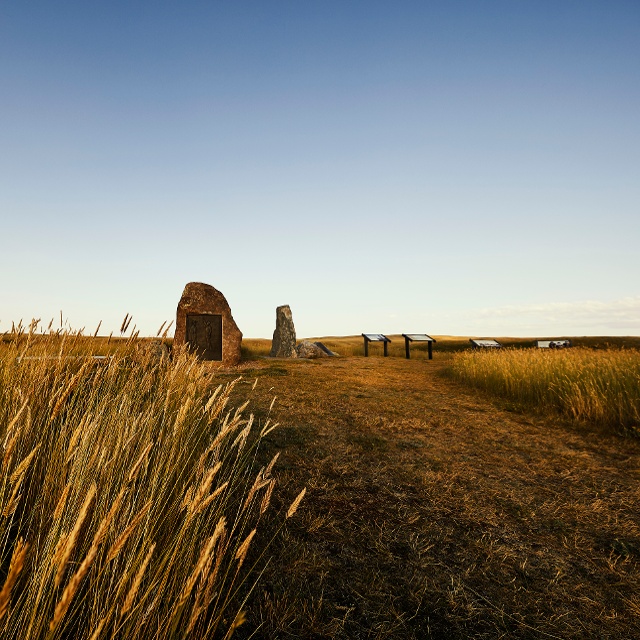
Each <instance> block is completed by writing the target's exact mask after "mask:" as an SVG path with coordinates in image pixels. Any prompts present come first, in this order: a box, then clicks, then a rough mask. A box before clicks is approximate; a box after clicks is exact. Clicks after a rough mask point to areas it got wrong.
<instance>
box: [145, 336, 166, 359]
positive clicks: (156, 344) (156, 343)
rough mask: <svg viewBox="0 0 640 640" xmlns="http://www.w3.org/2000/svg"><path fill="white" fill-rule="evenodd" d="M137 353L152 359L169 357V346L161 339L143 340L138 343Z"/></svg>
mask: <svg viewBox="0 0 640 640" xmlns="http://www.w3.org/2000/svg"><path fill="white" fill-rule="evenodd" d="M138 353H139V354H140V355H141V356H142V357H148V358H149V359H150V360H152V361H160V360H164V359H166V358H169V347H168V346H167V345H166V344H165V343H164V342H163V341H162V340H144V341H141V342H140V343H139V345H138Z"/></svg>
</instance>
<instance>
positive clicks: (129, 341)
mask: <svg viewBox="0 0 640 640" xmlns="http://www.w3.org/2000/svg"><path fill="white" fill-rule="evenodd" d="M131 322H132V321H131V318H130V317H129V316H127V317H125V321H124V322H123V331H122V332H123V334H124V333H126V332H127V330H128V327H129V325H130V324H131ZM36 326H37V324H36V323H32V324H31V326H30V328H27V327H24V326H20V325H19V326H18V327H17V328H16V331H15V333H14V334H13V335H12V336H11V339H10V340H6V339H5V340H3V341H2V343H1V344H0V444H1V446H2V449H3V450H2V452H1V454H2V468H1V470H0V510H1V513H2V516H0V541H1V542H0V575H2V576H6V577H5V579H4V585H3V586H2V589H1V590H0V637H2V638H3V640H45V639H49V638H51V639H53V638H57V637H62V635H64V636H67V635H68V636H69V637H79V638H81V637H83V638H92V639H93V640H97V639H98V638H100V637H113V638H118V640H133V639H134V638H139V637H154V638H158V640H164V639H166V640H169V638H170V637H176V634H178V635H181V634H182V635H183V634H184V633H186V630H187V628H188V630H189V634H190V635H189V637H190V638H193V639H194V640H199V639H202V640H204V638H210V637H213V636H214V635H215V634H216V633H220V634H221V635H223V634H222V632H221V631H219V630H218V627H219V625H220V624H222V622H223V621H224V620H225V619H226V620H227V621H228V620H229V619H232V620H233V619H235V617H237V615H236V614H237V612H238V611H239V610H240V608H241V607H243V606H245V605H244V602H245V600H244V596H243V595H242V593H241V589H240V587H241V586H242V584H243V582H244V581H245V580H247V579H249V580H252V579H253V578H252V577H251V576H250V575H249V574H248V572H247V569H246V568H245V569H243V572H239V568H240V565H241V564H242V562H243V560H244V556H245V555H246V550H247V549H248V546H249V543H250V541H251V539H252V538H253V537H254V535H255V532H256V527H257V525H258V522H260V521H261V518H263V517H264V512H265V510H266V509H265V506H268V501H267V502H265V501H264V499H262V500H260V499H255V494H256V493H257V492H258V491H261V490H262V489H263V487H267V485H268V487H267V492H269V494H270V492H271V490H272V487H273V482H274V481H273V478H272V477H271V470H272V468H273V465H271V466H270V467H269V473H268V474H266V473H265V474H264V477H262V476H261V477H260V479H259V481H258V482H257V483H255V484H254V485H253V487H252V486H250V485H251V482H249V481H248V478H255V477H256V472H257V469H254V468H253V467H254V464H255V458H256V448H257V447H260V446H261V440H260V435H259V432H260V429H261V428H262V427H263V426H264V425H262V424H259V421H258V420H255V419H254V417H253V416H249V417H245V416H244V413H243V412H244V410H245V409H246V407H247V405H246V403H245V404H243V405H242V406H240V407H238V408H235V407H234V406H233V403H232V400H231V396H232V393H233V389H234V387H235V385H237V384H238V381H239V379H238V380H234V381H233V382H231V383H229V384H226V385H219V386H218V385H216V386H215V387H214V386H212V385H211V383H210V378H209V376H208V375H206V374H207V370H206V365H204V364H203V363H201V362H199V361H198V360H197V359H195V358H194V357H193V356H191V355H190V354H188V353H181V354H179V355H177V356H176V357H175V358H174V359H173V360H170V359H169V358H166V357H165V358H163V359H155V358H154V356H153V355H152V354H153V350H151V349H144V348H142V347H141V346H140V339H139V338H137V337H136V330H135V328H134V329H133V330H131V331H132V332H131V335H129V336H126V335H125V336H123V337H122V338H120V339H118V338H116V339H110V340H109V341H106V340H105V341H103V342H102V343H99V344H101V345H102V347H101V348H102V349H104V352H103V353H104V355H107V356H108V357H106V358H104V359H103V360H96V359H94V358H93V357H92V356H93V353H92V349H93V348H94V345H95V344H97V343H98V341H99V339H96V338H93V337H89V338H87V337H85V336H83V335H82V333H81V332H74V333H70V332H64V331H58V332H54V333H51V332H49V333H46V334H44V335H40V334H36V333H35V327H36ZM161 330H162V327H161ZM164 331H165V333H166V329H165V330H164ZM163 335H164V334H163ZM254 422H255V423H256V425H255V427H254ZM256 427H257V428H256ZM252 489H253V491H252ZM250 492H251V495H250V496H249V493H250ZM243 507H244V508H243ZM227 522H231V523H233V524H232V526H231V527H230V528H229V529H227V526H226V523H227ZM243 545H244V546H243ZM27 549H29V554H28V556H27ZM234 549H239V550H242V549H244V550H245V551H244V553H243V554H241V555H240V557H236V556H235V553H234V552H233V551H232V550H234ZM172 612H173V613H172ZM223 614H224V615H223ZM234 616H235V617H234ZM159 621H164V623H160V622H159ZM169 621H172V622H171V624H169ZM217 630H218V631H217ZM172 634H173V635H172ZM216 637H219V636H216Z"/></svg>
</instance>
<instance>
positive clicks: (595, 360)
mask: <svg viewBox="0 0 640 640" xmlns="http://www.w3.org/2000/svg"><path fill="white" fill-rule="evenodd" d="M451 371H452V373H453V375H454V376H455V377H456V378H457V379H459V380H462V381H464V382H467V383H470V384H472V385H474V386H476V387H479V388H482V389H486V390H487V391H490V392H492V393H494V394H496V395H500V396H502V397H505V398H509V399H510V400H513V401H515V402H518V403H521V404H523V405H527V406H532V407H537V408H541V409H548V410H552V411H556V412H560V413H562V414H564V415H566V416H568V417H570V418H573V419H576V420H584V421H589V422H595V423H598V424H601V425H604V426H607V427H611V428H613V429H616V430H626V431H629V432H634V433H636V434H640V351H638V350H636V349H616V350H607V351H595V350H592V349H582V348H572V349H563V350H555V351H554V350H533V349H526V350H516V349H503V350H501V351H488V350H487V351H482V350H477V351H466V352H461V353H457V354H455V356H454V358H453V362H452V368H451Z"/></svg>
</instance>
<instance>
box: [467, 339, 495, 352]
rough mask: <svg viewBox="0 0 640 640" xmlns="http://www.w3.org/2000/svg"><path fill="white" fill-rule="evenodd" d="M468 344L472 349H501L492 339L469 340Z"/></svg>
mask: <svg viewBox="0 0 640 640" xmlns="http://www.w3.org/2000/svg"><path fill="white" fill-rule="evenodd" d="M469 342H470V343H471V346H472V347H473V348H474V349H502V345H501V344H500V343H499V342H498V341H497V340H493V339H486V340H477V339H475V338H470V339H469Z"/></svg>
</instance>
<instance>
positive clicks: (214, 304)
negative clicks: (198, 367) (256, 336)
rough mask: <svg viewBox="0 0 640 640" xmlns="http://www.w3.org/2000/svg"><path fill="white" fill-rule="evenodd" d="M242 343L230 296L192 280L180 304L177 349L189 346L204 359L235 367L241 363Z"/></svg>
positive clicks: (175, 339) (176, 338) (174, 342)
mask: <svg viewBox="0 0 640 640" xmlns="http://www.w3.org/2000/svg"><path fill="white" fill-rule="evenodd" d="M241 344H242V331H240V329H238V325H237V324H236V323H235V321H234V319H233V316H232V315H231V309H230V308H229V303H228V302H227V300H226V298H225V297H224V296H223V295H222V294H221V293H220V292H219V291H218V290H217V289H214V288H213V287H212V286H211V285H208V284H204V283H202V282H190V283H189V284H188V285H187V286H186V287H185V288H184V291H183V292H182V297H181V298H180V302H179V303H178V310H177V313H176V332H175V336H174V338H173V346H174V349H175V350H179V349H180V348H181V347H187V348H188V349H189V350H191V351H193V352H195V353H196V354H197V356H198V357H199V358H200V359H201V360H213V361H217V362H220V364H221V365H223V366H232V365H235V364H238V362H240V345H241Z"/></svg>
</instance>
